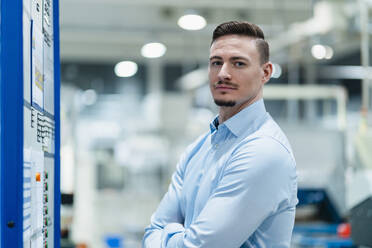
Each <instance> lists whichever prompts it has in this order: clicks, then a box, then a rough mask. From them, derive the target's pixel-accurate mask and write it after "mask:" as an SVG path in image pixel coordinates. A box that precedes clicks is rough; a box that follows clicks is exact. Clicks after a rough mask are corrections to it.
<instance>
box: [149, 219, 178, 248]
mask: <svg viewBox="0 0 372 248" xmlns="http://www.w3.org/2000/svg"><path fill="white" fill-rule="evenodd" d="M184 231H185V229H184V227H183V225H182V224H180V223H169V224H167V225H166V226H165V227H164V228H163V229H158V228H152V227H149V228H147V229H146V232H145V236H144V239H143V243H142V247H144V248H167V247H169V248H170V247H172V248H173V247H174V248H175V247H179V246H177V243H178V240H180V239H181V241H182V237H183V233H184Z"/></svg>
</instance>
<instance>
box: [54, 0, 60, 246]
mask: <svg viewBox="0 0 372 248" xmlns="http://www.w3.org/2000/svg"><path fill="white" fill-rule="evenodd" d="M53 36H54V118H55V154H54V166H55V167H54V172H55V173H54V175H55V176H54V247H55V248H59V247H60V243H61V242H60V239H61V235H60V233H61V225H60V220H61V213H60V208H61V187H60V121H61V120H60V85H61V84H60V80H61V79H60V56H59V1H58V0H54V1H53Z"/></svg>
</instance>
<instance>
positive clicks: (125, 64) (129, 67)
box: [114, 61, 138, 77]
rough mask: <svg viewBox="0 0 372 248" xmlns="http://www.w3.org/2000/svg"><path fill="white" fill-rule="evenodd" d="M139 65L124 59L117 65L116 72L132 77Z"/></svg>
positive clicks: (118, 74) (117, 74)
mask: <svg viewBox="0 0 372 248" xmlns="http://www.w3.org/2000/svg"><path fill="white" fill-rule="evenodd" d="M137 70H138V66H137V64H136V63H134V62H133V61H122V62H119V63H117V64H116V65H115V69H114V71H115V74H116V76H118V77H131V76H133V75H134V74H136V73H137Z"/></svg>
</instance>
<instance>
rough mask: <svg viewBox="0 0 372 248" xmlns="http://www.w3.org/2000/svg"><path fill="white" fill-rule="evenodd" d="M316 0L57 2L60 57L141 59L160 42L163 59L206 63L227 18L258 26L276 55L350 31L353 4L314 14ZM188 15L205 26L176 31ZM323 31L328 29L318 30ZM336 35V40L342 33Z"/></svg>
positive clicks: (329, 7) (340, 4)
mask: <svg viewBox="0 0 372 248" xmlns="http://www.w3.org/2000/svg"><path fill="white" fill-rule="evenodd" d="M320 2H321V1H315V0H262V1H259V0H213V1H212V0H188V1H183V0H61V1H60V19H61V20H60V23H61V25H60V32H61V33H60V36H61V58H62V60H63V61H85V62H116V61H119V60H123V59H136V60H143V58H142V57H141V55H140V49H141V47H142V45H143V44H145V43H146V42H149V41H160V42H163V43H164V44H166V45H167V48H168V50H167V53H166V55H165V57H164V58H163V60H169V61H205V60H206V58H207V56H208V47H209V43H210V39H211V33H212V31H213V29H214V28H215V26H216V25H218V24H219V23H221V22H224V21H229V20H248V21H250V22H254V23H256V24H258V25H260V26H261V27H262V28H263V30H264V32H265V34H266V36H267V37H268V39H269V41H270V43H271V45H272V48H273V51H274V53H277V54H279V53H280V51H281V50H282V48H283V47H287V46H288V45H291V43H296V42H298V41H301V40H303V39H304V38H309V37H312V38H314V37H316V36H317V35H324V34H323V33H328V32H330V33H334V31H335V30H337V29H343V30H345V29H347V28H348V25H349V24H348V22H349V21H350V18H351V17H350V16H352V15H353V14H354V12H355V11H354V12H352V11H351V12H352V13H351V14H350V13H348V12H350V7H352V8H353V7H354V5H356V3H355V2H356V1H347V0H345V1H344V0H337V1H336V0H333V1H327V3H328V5H327V6H326V8H322V9H321V10H319V11H317V10H316V6H318V5H321V4H318V3H320ZM314 7H315V9H314ZM324 9H326V10H324ZM190 11H198V12H199V13H201V14H202V15H203V16H204V17H205V18H206V19H207V22H208V25H207V27H206V28H204V29H203V30H201V31H185V30H182V29H180V28H179V27H178V26H177V19H178V18H179V17H180V16H181V15H182V14H183V13H185V12H190ZM327 11H328V12H327ZM331 12H332V13H331ZM333 12H335V13H336V14H334V13H333ZM314 13H315V15H314ZM316 13H318V14H316ZM319 13H320V14H319ZM330 15H331V16H330ZM327 16H328V17H329V16H330V17H329V18H328V19H331V22H332V23H331V24H329V27H328V26H327V23H329V20H327ZM322 18H323V19H324V20H323V19H322ZM314 19H316V21H314ZM320 19H321V20H320ZM311 20H313V22H311ZM340 20H341V21H340ZM344 22H346V23H344ZM296 23H297V24H296ZM322 23H323V24H322ZM325 27H326V28H328V29H331V30H322V29H324V28H325ZM337 37H340V34H338V36H337ZM337 37H336V38H337ZM343 41H344V38H343V37H342V38H341V40H339V41H337V39H334V38H332V41H331V42H338V43H340V44H342V43H345V42H343ZM349 41H351V40H349ZM350 43H352V42H350ZM356 44H358V42H357V41H356Z"/></svg>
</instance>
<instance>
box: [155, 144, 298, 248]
mask: <svg viewBox="0 0 372 248" xmlns="http://www.w3.org/2000/svg"><path fill="white" fill-rule="evenodd" d="M294 166H295V165H294V161H293V158H292V157H291V155H290V154H289V152H288V151H287V150H286V149H285V148H284V147H283V146H282V145H281V144H280V143H278V142H276V141H275V140H273V139H270V138H258V139H256V140H253V141H250V142H247V143H246V144H243V145H241V146H239V147H238V148H237V149H236V152H235V153H233V156H232V157H231V158H230V160H229V161H228V163H227V164H226V167H225V169H224V171H223V174H222V175H221V179H220V181H219V183H218V185H217V187H216V188H215V189H214V191H213V192H212V194H211V196H210V198H209V199H208V201H207V203H206V205H205V207H204V208H203V210H202V211H201V212H200V214H199V216H197V217H196V218H195V220H194V221H193V223H192V224H191V225H190V226H189V227H188V228H186V229H184V228H183V227H182V226H178V229H177V228H170V229H171V230H170V231H168V232H167V234H166V235H167V237H166V238H165V239H163V246H156V245H154V246H148V247H152V248H156V247H169V248H171V247H179V248H181V247H190V248H191V247H224V248H238V247H240V246H241V245H242V244H243V243H244V242H245V241H246V240H247V239H248V238H249V237H250V236H251V235H252V234H253V233H254V232H255V231H256V230H257V228H258V227H259V226H260V225H261V224H262V223H263V221H264V220H265V219H267V218H268V217H269V216H270V215H272V214H273V213H275V212H276V211H277V210H278V207H279V205H280V204H282V203H283V202H289V201H290V200H291V199H290V198H291V190H292V188H293V185H292V181H293V180H294V179H292V178H291V177H293V175H294V174H295V168H294ZM176 179H177V178H176ZM176 182H177V180H176ZM172 187H175V186H172ZM176 189H178V188H176ZM176 189H172V191H176ZM171 194H172V195H170V196H166V197H167V199H169V198H170V197H171V196H173V195H177V192H172V193H171ZM169 200H170V201H171V202H172V200H171V199H169ZM172 204H176V203H172ZM166 205H167V206H170V205H169V203H167V204H166ZM167 206H162V208H163V210H164V211H168V210H169V207H167ZM172 211H173V210H171V211H170V212H169V213H168V214H167V215H169V217H168V218H169V219H168V220H171V219H170V218H171V217H172V218H173V220H174V221H173V222H178V221H180V218H179V215H178V214H179V213H177V214H176V213H175V212H172ZM161 212H162V214H165V212H163V211H161ZM158 224H159V225H161V223H158ZM283 224H284V223H283ZM159 237H160V236H159ZM163 237H164V236H163ZM274 238H275V237H274ZM159 244H160V243H159ZM287 245H288V244H285V245H283V246H280V247H286V246H287Z"/></svg>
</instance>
